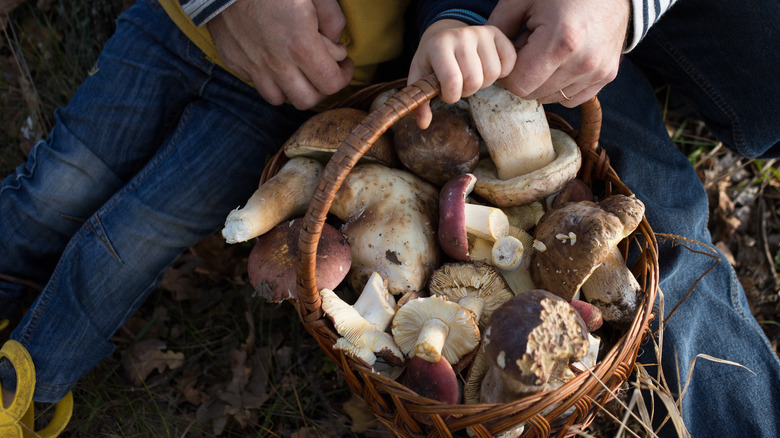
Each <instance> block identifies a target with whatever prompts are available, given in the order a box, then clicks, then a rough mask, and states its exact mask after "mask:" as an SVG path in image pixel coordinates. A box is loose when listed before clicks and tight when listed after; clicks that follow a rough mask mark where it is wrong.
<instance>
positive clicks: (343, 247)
mask: <svg viewBox="0 0 780 438" xmlns="http://www.w3.org/2000/svg"><path fill="white" fill-rule="evenodd" d="M302 226H303V219H302V218H296V219H293V220H290V221H285V222H282V223H281V224H279V225H277V226H275V227H274V228H273V229H271V231H269V232H267V233H265V234H263V235H262V236H260V237H259V238H258V239H257V241H256V242H255V246H254V247H252V251H251V252H250V253H249V260H248V262H247V271H248V274H249V281H250V283H251V284H252V287H254V288H255V291H256V293H257V294H258V295H260V296H261V297H263V298H265V299H266V300H268V301H272V302H274V303H278V302H281V301H284V300H287V299H290V298H297V296H298V288H297V284H296V269H295V267H296V265H297V263H298V235H299V233H300V230H301V227H302ZM351 260H352V255H351V252H350V248H349V243H348V242H347V238H346V237H344V235H343V234H342V233H341V232H340V231H339V230H338V229H336V228H335V227H333V226H331V225H328V224H325V225H324V226H323V228H322V235H321V236H320V240H319V245H318V246H317V266H316V277H317V285H318V286H319V287H321V288H327V289H335V288H336V286H338V285H339V283H341V281H342V280H343V279H344V278H345V277H346V276H347V273H348V272H349V267H350V264H351Z"/></svg>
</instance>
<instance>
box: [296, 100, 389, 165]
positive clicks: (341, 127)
mask: <svg viewBox="0 0 780 438" xmlns="http://www.w3.org/2000/svg"><path fill="white" fill-rule="evenodd" d="M367 115H368V113H367V112H365V111H362V110H359V109H355V108H335V109H330V110H325V111H322V112H320V113H317V114H315V115H314V116H312V117H311V118H309V119H308V120H306V121H305V122H304V123H303V124H302V125H301V126H300V127H299V128H298V129H297V130H296V131H295V132H294V133H293V135H292V136H290V138H288V139H287V141H286V142H285V143H284V145H283V146H282V150H283V151H284V154H285V155H286V156H287V157H289V158H293V157H301V156H303V157H309V158H313V159H315V160H318V161H320V162H321V163H327V161H328V160H330V157H331V156H332V155H333V153H334V152H335V151H336V149H338V147H339V145H341V143H342V142H343V141H344V140H345V139H346V138H347V136H348V135H349V133H350V132H351V131H352V129H354V128H355V126H357V125H358V124H360V122H361V121H363V119H364V118H365V117H366V116H367ZM361 160H363V161H365V162H375V163H380V164H384V165H386V166H390V167H393V166H397V165H398V163H399V162H398V157H397V156H396V154H395V151H394V150H393V144H392V142H391V140H390V138H389V137H388V136H385V135H383V136H381V137H379V138H378V139H377V140H376V142H374V144H373V145H372V146H371V148H370V149H369V150H368V151H366V153H365V154H364V155H363V156H362V157H361Z"/></svg>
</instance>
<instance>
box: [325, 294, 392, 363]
mask: <svg viewBox="0 0 780 438" xmlns="http://www.w3.org/2000/svg"><path fill="white" fill-rule="evenodd" d="M320 296H321V297H322V310H323V311H324V312H325V313H326V314H327V315H328V316H329V317H330V318H331V320H332V321H333V326H334V327H335V329H336V332H338V334H339V335H341V336H343V337H342V338H340V339H337V340H336V343H335V344H334V348H336V349H337V350H344V351H345V352H347V353H348V354H350V355H351V356H353V357H359V358H360V359H363V360H364V361H365V362H366V363H367V364H369V365H373V364H374V362H376V354H375V353H379V352H383V353H384V354H388V353H389V354H390V355H392V356H393V357H396V358H398V360H399V361H400V360H401V358H403V353H401V350H399V349H398V346H397V345H396V344H395V341H394V340H393V337H392V336H391V335H390V334H389V333H386V332H385V331H384V330H380V329H379V328H378V327H377V326H375V325H374V324H372V323H370V322H368V321H366V319H365V318H363V317H362V316H360V314H359V313H358V311H357V310H355V308H354V307H352V306H350V305H349V304H347V303H345V302H344V301H343V300H342V299H341V298H339V296H338V295H336V293H335V292H333V291H332V290H329V289H322V290H321V291H320Z"/></svg>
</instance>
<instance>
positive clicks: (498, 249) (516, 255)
mask: <svg viewBox="0 0 780 438" xmlns="http://www.w3.org/2000/svg"><path fill="white" fill-rule="evenodd" d="M492 260H493V266H495V267H497V268H499V269H505V270H509V271H511V270H514V269H517V268H518V267H520V263H521V262H522V261H523V243H522V242H520V240H519V239H518V238H517V237H514V236H504V237H501V238H499V239H498V240H496V241H495V243H493V250H492Z"/></svg>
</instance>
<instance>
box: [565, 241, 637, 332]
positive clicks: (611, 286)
mask: <svg viewBox="0 0 780 438" xmlns="http://www.w3.org/2000/svg"><path fill="white" fill-rule="evenodd" d="M580 290H581V291H582V293H583V295H585V299H586V300H587V301H588V302H589V303H591V304H593V305H594V306H596V307H598V308H599V309H600V310H601V314H602V317H603V318H604V321H609V322H612V323H617V324H623V325H625V324H630V323H631V321H632V320H633V319H634V316H635V315H636V311H637V308H638V307H639V304H640V301H641V293H642V288H641V286H640V285H639V282H637V280H636V278H635V277H634V274H633V273H632V272H631V270H630V269H629V268H628V266H626V262H625V260H624V259H623V255H622V254H621V253H620V250H619V249H618V248H617V247H613V248H612V249H611V250H610V251H609V255H608V256H607V258H606V259H605V260H604V263H602V264H601V265H600V266H599V267H598V268H596V270H595V271H593V273H592V274H591V275H590V277H588V279H587V280H585V282H584V283H583V284H582V287H581V289H580Z"/></svg>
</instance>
